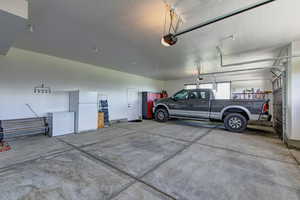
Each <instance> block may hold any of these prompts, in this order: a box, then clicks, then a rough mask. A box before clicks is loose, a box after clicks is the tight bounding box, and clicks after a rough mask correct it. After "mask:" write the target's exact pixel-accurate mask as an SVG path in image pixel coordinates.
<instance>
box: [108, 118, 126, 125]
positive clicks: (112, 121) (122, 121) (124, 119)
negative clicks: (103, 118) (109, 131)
mask: <svg viewBox="0 0 300 200" xmlns="http://www.w3.org/2000/svg"><path fill="white" fill-rule="evenodd" d="M109 122H110V124H118V123H125V122H128V119H127V118H123V119H115V120H111V121H109Z"/></svg>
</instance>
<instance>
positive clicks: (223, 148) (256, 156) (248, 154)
mask: <svg viewBox="0 0 300 200" xmlns="http://www.w3.org/2000/svg"><path fill="white" fill-rule="evenodd" d="M196 144H198V145H201V146H206V147H211V148H215V149H221V150H224V151H231V152H235V153H239V154H242V155H247V156H251V157H254V158H261V159H265V160H270V161H276V162H280V163H284V164H290V165H297V164H296V163H291V162H284V161H281V160H276V159H272V158H268V157H264V156H258V155H254V154H250V153H245V152H241V151H237V150H234V149H229V148H225V147H218V146H214V145H210V144H203V143H196Z"/></svg>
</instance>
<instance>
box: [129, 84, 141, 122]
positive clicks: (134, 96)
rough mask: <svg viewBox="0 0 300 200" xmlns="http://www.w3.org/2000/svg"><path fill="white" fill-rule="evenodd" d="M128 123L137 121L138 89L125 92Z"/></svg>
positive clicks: (138, 110)
mask: <svg viewBox="0 0 300 200" xmlns="http://www.w3.org/2000/svg"><path fill="white" fill-rule="evenodd" d="M127 106H128V111H127V112H128V121H134V120H138V119H139V116H140V115H139V112H140V109H139V91H138V89H128V90H127Z"/></svg>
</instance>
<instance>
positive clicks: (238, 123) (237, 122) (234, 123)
mask: <svg viewBox="0 0 300 200" xmlns="http://www.w3.org/2000/svg"><path fill="white" fill-rule="evenodd" d="M229 126H230V127H231V128H233V129H239V128H241V127H242V120H241V119H240V118H238V117H232V118H230V119H229Z"/></svg>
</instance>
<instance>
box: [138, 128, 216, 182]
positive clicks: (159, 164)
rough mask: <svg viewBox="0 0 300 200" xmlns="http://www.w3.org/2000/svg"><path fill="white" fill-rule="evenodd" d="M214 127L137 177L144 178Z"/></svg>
mask: <svg viewBox="0 0 300 200" xmlns="http://www.w3.org/2000/svg"><path fill="white" fill-rule="evenodd" d="M213 130H214V128H212V129H210V130H208V131H207V132H206V133H205V134H203V135H201V136H199V137H197V138H196V139H195V140H193V141H192V142H189V143H188V144H186V145H184V147H183V148H182V149H180V150H178V151H176V152H175V153H174V154H172V155H171V156H169V157H168V158H166V159H165V160H163V161H162V162H160V163H158V164H157V165H155V166H154V167H153V168H152V169H150V170H148V171H147V172H145V173H144V174H143V175H142V176H141V177H139V178H144V177H145V176H147V175H148V174H149V173H151V172H153V171H154V170H156V169H157V168H159V167H160V166H161V165H163V164H164V163H166V162H167V161H169V160H171V159H173V158H175V157H176V156H178V155H179V154H180V153H182V152H183V151H185V150H186V149H188V148H189V147H191V146H192V145H193V144H195V143H197V142H198V141H199V140H201V139H202V138H203V137H205V136H207V135H208V134H209V133H210V132H211V131H213Z"/></svg>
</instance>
